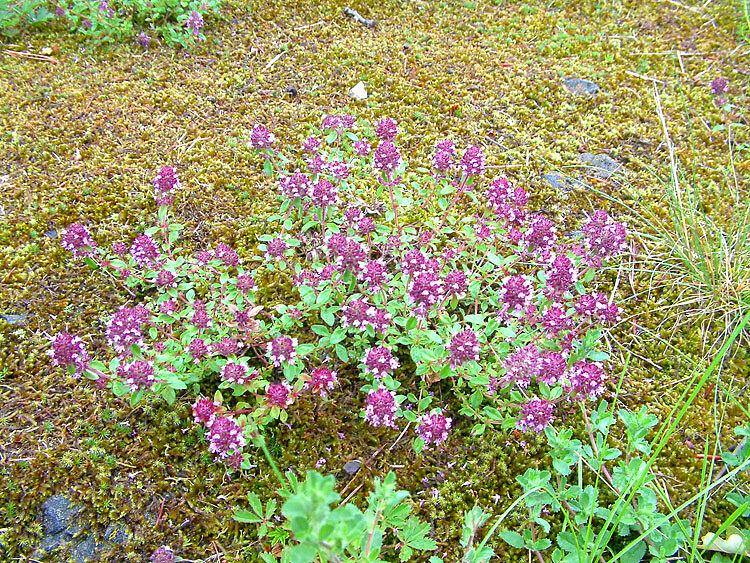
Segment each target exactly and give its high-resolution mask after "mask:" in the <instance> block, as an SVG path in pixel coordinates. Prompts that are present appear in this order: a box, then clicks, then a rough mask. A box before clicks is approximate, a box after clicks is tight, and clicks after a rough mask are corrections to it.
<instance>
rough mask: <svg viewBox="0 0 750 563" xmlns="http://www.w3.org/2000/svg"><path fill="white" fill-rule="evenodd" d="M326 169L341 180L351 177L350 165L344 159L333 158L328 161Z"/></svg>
mask: <svg viewBox="0 0 750 563" xmlns="http://www.w3.org/2000/svg"><path fill="white" fill-rule="evenodd" d="M325 171H326V172H328V174H330V175H331V176H333V177H334V178H336V179H337V180H339V181H340V180H346V179H347V178H348V177H349V165H348V164H347V163H346V162H344V161H343V160H338V159H333V160H330V161H328V162H326V165H325Z"/></svg>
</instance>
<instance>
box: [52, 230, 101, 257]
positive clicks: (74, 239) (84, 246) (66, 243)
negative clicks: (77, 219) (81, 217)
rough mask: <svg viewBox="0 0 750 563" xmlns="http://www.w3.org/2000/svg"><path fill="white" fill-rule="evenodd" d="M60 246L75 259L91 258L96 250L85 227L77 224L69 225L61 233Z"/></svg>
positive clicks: (94, 243)
mask: <svg viewBox="0 0 750 563" xmlns="http://www.w3.org/2000/svg"><path fill="white" fill-rule="evenodd" d="M60 244H61V245H62V247H63V248H64V249H65V250H67V251H69V252H71V253H72V254H73V256H75V257H77V258H82V257H85V256H93V255H94V251H95V250H96V242H94V239H93V238H92V237H91V233H89V230H88V229H87V228H86V227H84V226H83V225H79V224H73V225H70V227H68V228H67V229H65V230H64V231H63V232H62V235H60Z"/></svg>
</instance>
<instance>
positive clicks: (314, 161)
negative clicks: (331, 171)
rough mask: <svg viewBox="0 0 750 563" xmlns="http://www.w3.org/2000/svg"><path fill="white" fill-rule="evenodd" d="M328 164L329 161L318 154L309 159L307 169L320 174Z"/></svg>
mask: <svg viewBox="0 0 750 563" xmlns="http://www.w3.org/2000/svg"><path fill="white" fill-rule="evenodd" d="M327 164H328V163H327V162H326V160H325V159H324V158H323V157H322V156H320V155H319V154H316V155H315V156H314V157H312V158H310V159H308V160H307V169H308V170H309V171H310V172H312V173H313V174H320V173H322V172H325V169H326V165H327Z"/></svg>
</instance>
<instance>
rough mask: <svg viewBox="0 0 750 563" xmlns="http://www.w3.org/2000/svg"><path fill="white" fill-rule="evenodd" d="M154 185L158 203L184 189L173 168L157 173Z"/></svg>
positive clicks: (165, 167)
mask: <svg viewBox="0 0 750 563" xmlns="http://www.w3.org/2000/svg"><path fill="white" fill-rule="evenodd" d="M141 35H143V34H141ZM153 184H154V192H155V194H156V199H157V201H162V200H165V199H168V198H170V196H172V195H174V194H175V192H177V190H179V189H181V188H182V185H181V184H180V180H179V179H178V178H177V172H175V169H174V168H172V167H171V166H163V167H162V169H161V170H159V172H157V173H156V176H155V177H154V182H153Z"/></svg>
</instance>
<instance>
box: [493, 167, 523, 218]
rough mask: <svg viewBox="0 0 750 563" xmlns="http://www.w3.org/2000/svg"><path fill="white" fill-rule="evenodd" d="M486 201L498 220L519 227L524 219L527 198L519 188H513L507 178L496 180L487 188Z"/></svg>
mask: <svg viewBox="0 0 750 563" xmlns="http://www.w3.org/2000/svg"><path fill="white" fill-rule="evenodd" d="M487 201H488V203H489V205H490V207H491V208H492V209H494V210H495V213H497V215H498V217H499V218H500V219H504V220H505V221H507V222H508V223H510V224H512V225H520V224H521V223H522V222H523V221H524V220H525V218H526V209H525V208H526V205H527V204H528V201H529V196H528V194H527V193H526V190H524V189H523V188H521V187H518V188H514V187H513V186H511V185H510V182H508V180H507V178H498V179H496V180H495V181H494V182H492V184H490V186H489V188H487Z"/></svg>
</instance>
